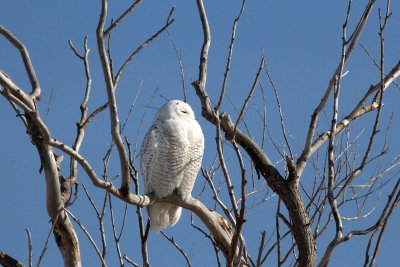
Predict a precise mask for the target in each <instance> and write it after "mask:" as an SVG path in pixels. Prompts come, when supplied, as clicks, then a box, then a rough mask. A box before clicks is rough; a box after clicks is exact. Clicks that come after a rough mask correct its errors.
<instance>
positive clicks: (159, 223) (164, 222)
mask: <svg viewBox="0 0 400 267" xmlns="http://www.w3.org/2000/svg"><path fill="white" fill-rule="evenodd" d="M148 212H149V217H150V229H152V230H154V231H156V232H159V231H160V230H162V229H165V228H167V227H170V226H174V225H175V224H176V223H177V222H178V221H179V218H180V217H181V213H182V208H181V207H178V206H176V205H173V204H168V203H154V204H152V205H151V206H150V207H149V209H148Z"/></svg>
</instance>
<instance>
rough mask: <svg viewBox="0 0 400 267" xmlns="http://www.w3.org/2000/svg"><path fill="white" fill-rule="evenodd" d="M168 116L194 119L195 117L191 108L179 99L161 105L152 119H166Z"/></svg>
mask: <svg viewBox="0 0 400 267" xmlns="http://www.w3.org/2000/svg"><path fill="white" fill-rule="evenodd" d="M170 118H181V119H186V120H195V119H196V117H195V115H194V112H193V110H192V108H191V107H190V106H189V105H188V104H187V103H185V102H183V101H180V100H172V101H169V102H168V103H166V104H165V105H163V106H162V107H161V108H160V109H159V110H158V111H157V114H156V116H155V117H154V120H155V121H156V120H167V119H170Z"/></svg>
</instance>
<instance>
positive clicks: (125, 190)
mask: <svg viewBox="0 0 400 267" xmlns="http://www.w3.org/2000/svg"><path fill="white" fill-rule="evenodd" d="M107 8H108V4H107V0H103V1H102V8H101V14H100V19H99V23H98V26H97V29H96V37H97V47H98V52H99V57H100V61H101V66H102V69H103V76H104V82H105V85H106V89H107V95H108V104H109V110H110V122H111V136H112V140H113V141H114V143H115V146H116V147H117V150H118V155H119V161H120V167H121V176H122V179H121V187H120V192H122V194H123V195H126V196H128V195H129V192H130V189H129V187H130V176H129V164H128V154H127V152H126V149H125V146H124V142H123V140H122V137H121V134H120V123H119V118H118V106H117V100H116V97H115V83H114V79H113V77H112V73H111V68H110V63H109V59H108V57H107V52H106V48H105V44H104V42H105V39H106V35H105V33H104V25H105V22H106V17H107Z"/></svg>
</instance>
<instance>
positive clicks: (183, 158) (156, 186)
mask: <svg viewBox="0 0 400 267" xmlns="http://www.w3.org/2000/svg"><path fill="white" fill-rule="evenodd" d="M203 150H204V136H203V132H202V130H201V127H200V125H199V124H198V122H197V121H196V118H195V115H194V113H193V110H192V108H191V107H190V106H189V105H188V104H186V103H185V102H182V101H180V100H172V101H170V102H168V103H167V104H165V105H164V106H162V107H161V108H160V109H159V110H158V112H157V114H156V115H155V117H154V121H153V125H152V126H151V127H150V129H149V131H148V132H147V134H146V136H145V138H144V140H143V144H142V149H141V151H140V158H141V159H140V170H141V173H142V176H143V179H144V184H145V193H146V194H149V193H154V194H155V197H156V198H157V199H159V198H163V197H166V196H168V195H171V194H172V193H174V192H176V193H177V194H178V195H180V196H181V197H182V198H183V199H186V198H188V197H190V196H191V192H192V189H193V185H194V182H195V179H196V176H197V173H198V171H199V169H200V166H201V160H202V157H203ZM148 212H149V217H150V225H151V229H153V230H155V231H160V230H161V229H165V228H167V227H169V226H173V225H175V224H176V223H177V222H178V220H179V218H180V216H181V212H182V209H181V207H178V206H176V205H172V204H168V203H154V204H152V205H150V206H149V208H148Z"/></svg>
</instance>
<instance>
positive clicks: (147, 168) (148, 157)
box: [140, 122, 161, 193]
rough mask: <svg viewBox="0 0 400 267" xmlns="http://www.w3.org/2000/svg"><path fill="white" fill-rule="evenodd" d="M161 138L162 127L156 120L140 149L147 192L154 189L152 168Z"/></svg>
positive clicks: (141, 170)
mask: <svg viewBox="0 0 400 267" xmlns="http://www.w3.org/2000/svg"><path fill="white" fill-rule="evenodd" d="M160 138H161V127H160V125H159V123H158V122H155V123H154V124H153V125H152V126H151V127H150V129H149V131H148V132H147V134H146V135H145V137H144V139H143V143H142V148H141V150H140V172H141V174H142V177H143V180H144V184H145V193H150V192H152V191H153V188H152V187H151V184H152V181H151V180H152V178H151V177H152V176H151V168H152V166H153V165H154V161H155V158H156V157H157V150H158V144H159V140H160Z"/></svg>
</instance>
